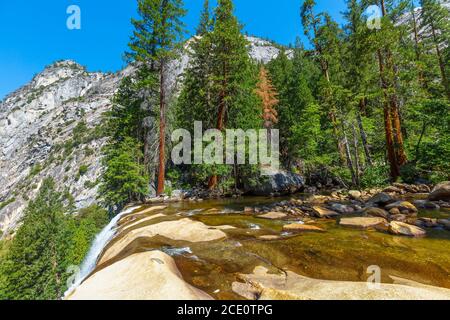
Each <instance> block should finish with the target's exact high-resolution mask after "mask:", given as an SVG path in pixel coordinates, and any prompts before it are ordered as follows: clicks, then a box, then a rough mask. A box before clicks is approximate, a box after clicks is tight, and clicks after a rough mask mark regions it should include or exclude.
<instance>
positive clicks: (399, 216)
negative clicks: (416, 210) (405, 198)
mask: <svg viewBox="0 0 450 320" xmlns="http://www.w3.org/2000/svg"><path fill="white" fill-rule="evenodd" d="M390 220H391V221H399V222H406V220H408V216H407V215H405V214H394V215H391V217H390Z"/></svg>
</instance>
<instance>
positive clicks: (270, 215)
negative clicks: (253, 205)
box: [257, 212, 287, 220]
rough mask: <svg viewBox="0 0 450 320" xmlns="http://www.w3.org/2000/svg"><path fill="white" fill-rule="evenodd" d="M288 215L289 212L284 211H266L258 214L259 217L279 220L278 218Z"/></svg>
mask: <svg viewBox="0 0 450 320" xmlns="http://www.w3.org/2000/svg"><path fill="white" fill-rule="evenodd" d="M286 217H287V214H286V213H283V212H269V213H265V214H263V215H260V216H257V218H261V219H269V220H278V219H283V218H286Z"/></svg>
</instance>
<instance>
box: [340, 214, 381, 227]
mask: <svg viewBox="0 0 450 320" xmlns="http://www.w3.org/2000/svg"><path fill="white" fill-rule="evenodd" d="M339 224H340V225H341V226H344V227H353V228H362V229H367V228H374V227H377V226H382V225H386V224H387V221H386V219H383V218H366V217H357V218H342V219H341V221H340V222H339Z"/></svg>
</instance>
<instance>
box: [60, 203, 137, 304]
mask: <svg viewBox="0 0 450 320" xmlns="http://www.w3.org/2000/svg"><path fill="white" fill-rule="evenodd" d="M137 209H139V207H132V208H129V209H127V210H125V211H123V212H121V213H119V214H118V215H117V216H116V217H114V219H112V220H111V221H110V223H109V224H108V225H107V226H106V227H104V228H103V230H102V231H101V232H100V233H99V234H98V235H97V236H96V237H95V240H94V242H93V243H92V246H91V248H90V249H89V252H88V254H87V255H86V257H85V258H84V260H83V262H82V263H81V266H80V270H79V272H78V273H77V275H76V278H75V281H74V283H73V285H72V286H71V287H70V288H69V289H68V290H67V292H66V293H65V296H67V295H69V294H70V293H71V292H72V291H73V290H74V289H75V288H76V287H78V286H79V285H80V284H81V283H82V282H83V281H84V280H85V279H86V278H87V277H88V276H89V275H90V274H91V272H92V271H93V270H94V269H95V267H96V265H97V260H98V258H99V256H100V254H101V253H102V251H103V249H104V248H105V246H106V245H107V244H108V243H109V242H110V241H111V240H112V238H113V237H114V235H115V234H116V230H117V224H118V222H119V221H120V219H121V218H122V217H123V216H125V215H127V214H130V213H131V212H133V211H135V210H137Z"/></svg>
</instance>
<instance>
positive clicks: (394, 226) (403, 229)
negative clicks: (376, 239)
mask: <svg viewBox="0 0 450 320" xmlns="http://www.w3.org/2000/svg"><path fill="white" fill-rule="evenodd" d="M389 232H390V233H392V234H394V235H401V236H408V237H423V236H425V235H426V234H427V233H426V231H425V230H423V229H422V228H419V227H416V226H413V225H410V224H407V223H404V222H400V221H392V222H391V223H390V225H389Z"/></svg>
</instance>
